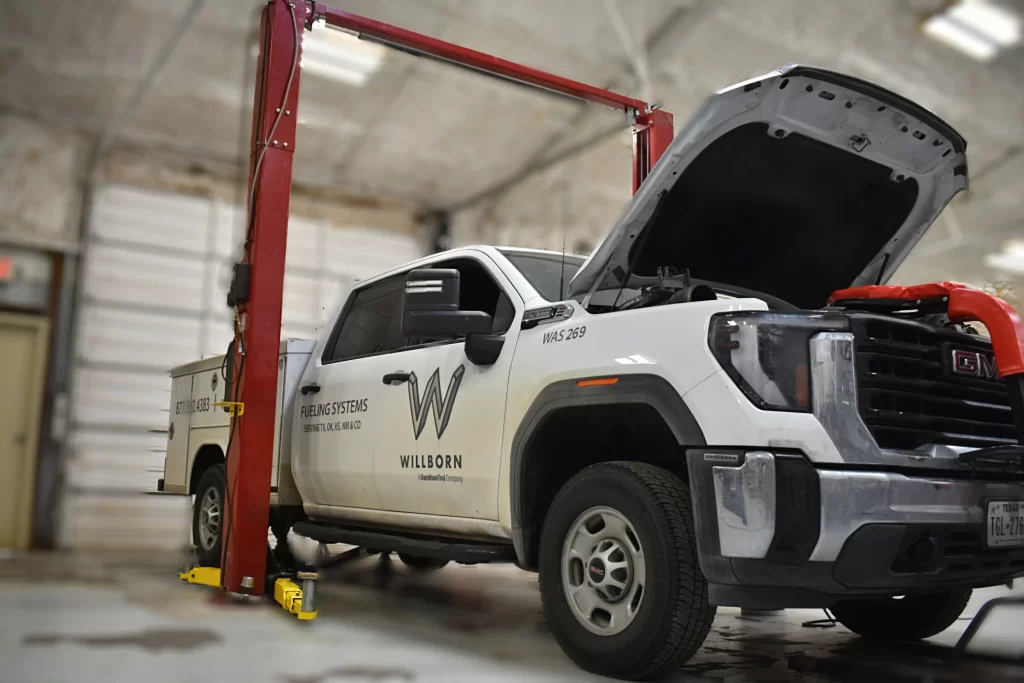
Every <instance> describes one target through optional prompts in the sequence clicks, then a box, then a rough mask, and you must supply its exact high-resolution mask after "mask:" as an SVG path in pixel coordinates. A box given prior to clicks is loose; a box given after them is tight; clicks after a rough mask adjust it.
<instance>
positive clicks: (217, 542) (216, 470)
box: [192, 465, 227, 567]
mask: <svg viewBox="0 0 1024 683" xmlns="http://www.w3.org/2000/svg"><path fill="white" fill-rule="evenodd" d="M226 482H227V477H226V475H225V474H224V465H213V466H212V467H210V468H208V469H207V470H206V471H205V472H203V476H202V477H200V479H199V486H198V487H197V488H196V499H195V502H194V503H193V504H192V543H193V544H195V546H196V558H197V559H198V560H199V564H200V565H202V566H203V567H219V566H220V552H221V546H222V544H223V541H224V524H223V522H224V510H225V507H224V504H225V497H224V489H225V484H226ZM211 492H213V494H214V495H216V498H217V500H218V501H219V502H220V511H219V523H218V525H217V532H216V534H213V535H212V539H211V538H209V536H208V535H206V534H204V533H202V532H201V531H200V524H201V523H202V521H203V520H202V512H203V510H202V508H203V501H204V500H206V498H207V496H208V495H210V494H211ZM211 540H212V542H209V541H211Z"/></svg>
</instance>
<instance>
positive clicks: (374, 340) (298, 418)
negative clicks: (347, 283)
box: [291, 276, 406, 517]
mask: <svg viewBox="0 0 1024 683" xmlns="http://www.w3.org/2000/svg"><path fill="white" fill-rule="evenodd" d="M404 284H405V278H404V276H396V277H390V278H386V279H384V280H380V281H378V282H373V283H371V284H368V285H364V286H362V287H360V288H358V289H356V290H355V292H354V293H353V294H352V295H351V296H350V298H349V300H348V302H346V304H345V307H344V308H343V310H342V313H341V315H340V316H339V318H338V321H337V322H336V323H335V327H334V330H333V331H332V333H331V335H330V337H328V338H327V341H326V342H325V346H324V351H323V352H322V353H321V354H319V356H317V357H314V358H313V359H311V360H310V362H309V364H308V365H307V366H306V370H305V372H304V374H303V377H302V381H301V384H300V391H299V395H298V396H297V397H296V399H295V407H294V414H295V417H294V420H295V422H294V426H293V429H292V444H293V448H292V467H291V470H292V473H293V475H294V477H295V482H296V485H297V486H298V488H299V491H300V492H301V493H302V498H303V501H304V502H306V503H310V504H314V505H317V506H319V507H318V508H317V510H318V514H321V515H323V516H327V517H330V516H333V515H334V513H332V509H335V508H361V509H380V499H379V498H378V496H377V489H376V479H375V477H374V472H373V467H374V449H375V448H376V444H377V438H378V435H379V433H380V432H381V431H383V429H386V425H384V423H383V422H382V419H383V415H384V411H383V406H382V405H381V404H380V399H381V393H382V391H383V389H384V388H385V387H384V386H383V385H382V384H381V377H382V376H383V375H384V374H386V373H387V372H388V368H389V367H390V365H391V363H392V361H391V360H389V357H388V355H387V352H388V351H393V350H396V349H400V348H402V347H403V346H405V343H406V342H405V339H404V338H403V337H402V334H401V305H402V294H403V292H404ZM304 392H305V393H304ZM341 514H343V513H342V512H338V513H337V515H341Z"/></svg>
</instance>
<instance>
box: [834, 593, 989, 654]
mask: <svg viewBox="0 0 1024 683" xmlns="http://www.w3.org/2000/svg"><path fill="white" fill-rule="evenodd" d="M970 599H971V590H970V589H969V588H963V589H959V590H954V591H948V592H945V593H928V594H924V595H906V596H904V597H903V598H901V599H899V600H897V599H896V598H877V599H869V600H840V601H839V602H838V603H836V604H835V606H834V607H832V614H833V615H835V618H836V619H838V620H839V623H841V624H842V625H843V626H845V627H846V628H848V629H850V630H851V631H853V632H854V633H856V634H857V635H859V636H860V637H862V638H867V639H870V640H884V641H898V640H921V639H922V638H928V637H930V636H934V635H935V634H936V633H942V632H943V631H945V630H946V629H947V628H949V627H950V626H952V625H953V622H955V621H956V620H957V617H959V616H960V614H961V613H962V612H963V611H964V608H965V607H967V601H968V600H970Z"/></svg>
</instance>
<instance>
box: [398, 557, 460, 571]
mask: <svg viewBox="0 0 1024 683" xmlns="http://www.w3.org/2000/svg"><path fill="white" fill-rule="evenodd" d="M398 559H400V560H401V561H402V564H404V565H405V566H406V567H408V568H409V569H412V570H413V571H417V572H431V571H436V570H438V569H441V568H442V567H444V566H445V565H447V564H448V560H438V559H434V558H433V557H421V556H419V555H407V554H405V553H398Z"/></svg>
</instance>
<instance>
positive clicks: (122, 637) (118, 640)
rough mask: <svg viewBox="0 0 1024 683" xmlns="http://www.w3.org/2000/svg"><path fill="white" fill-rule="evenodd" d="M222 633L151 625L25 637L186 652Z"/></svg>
mask: <svg viewBox="0 0 1024 683" xmlns="http://www.w3.org/2000/svg"><path fill="white" fill-rule="evenodd" d="M219 642H221V637H220V636H219V635H217V633H216V632H214V631H210V630H208V629H159V628H155V629H147V630H145V631H140V632H139V633H129V634H110V635H104V636H80V635H67V634H28V635H26V636H24V637H23V638H22V639H21V644H22V645H24V646H26V647H54V646H56V645H61V644H65V643H67V644H71V645H82V646H84V647H124V646H127V647H139V648H142V649H143V650H146V651H148V652H159V651H161V650H172V651H178V652H184V651H188V650H194V649H196V648H199V647H204V646H208V645H216V644H217V643H219Z"/></svg>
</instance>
